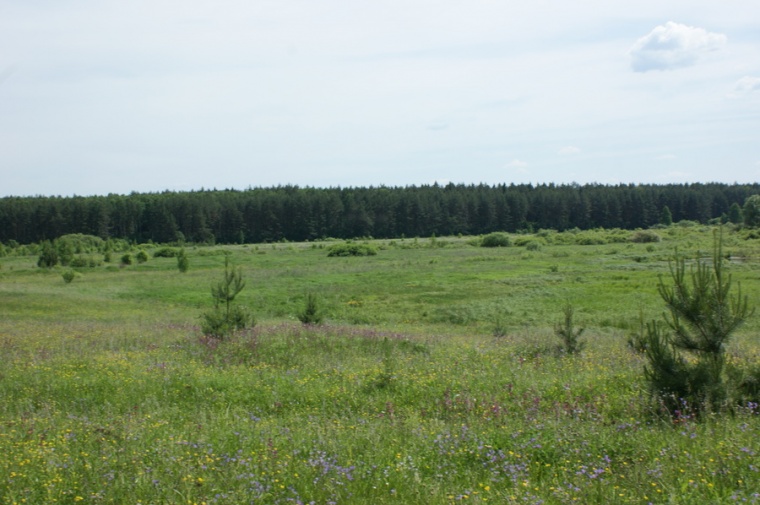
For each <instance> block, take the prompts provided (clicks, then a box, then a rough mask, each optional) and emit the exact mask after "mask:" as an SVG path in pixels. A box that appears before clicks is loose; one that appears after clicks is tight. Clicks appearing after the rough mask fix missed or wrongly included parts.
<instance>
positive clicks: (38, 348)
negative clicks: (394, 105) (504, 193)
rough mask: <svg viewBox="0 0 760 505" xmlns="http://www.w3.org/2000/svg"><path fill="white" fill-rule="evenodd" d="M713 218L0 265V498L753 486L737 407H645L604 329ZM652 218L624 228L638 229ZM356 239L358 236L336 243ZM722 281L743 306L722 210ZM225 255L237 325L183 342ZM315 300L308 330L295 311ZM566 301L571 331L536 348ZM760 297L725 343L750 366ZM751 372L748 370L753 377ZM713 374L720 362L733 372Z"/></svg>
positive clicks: (731, 499)
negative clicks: (358, 252)
mask: <svg viewBox="0 0 760 505" xmlns="http://www.w3.org/2000/svg"><path fill="white" fill-rule="evenodd" d="M716 230H717V228H715V227H707V226H704V227H703V226H700V225H696V224H694V223H683V224H682V225H680V226H679V225H673V226H670V227H667V228H661V229H657V230H653V233H655V234H656V235H657V237H656V238H658V239H659V241H651V242H646V241H644V242H642V241H641V240H640V239H641V234H639V235H637V232H634V231H625V230H592V231H577V230H576V231H568V232H563V233H558V232H554V231H541V232H538V233H536V234H529V235H528V234H526V235H511V236H510V238H511V241H512V245H511V246H509V247H499V248H485V247H479V238H478V237H438V238H435V237H433V238H416V239H415V238H406V239H396V240H367V241H366V242H367V244H368V245H370V246H373V247H375V248H376V249H377V254H376V255H374V256H365V257H328V250H329V248H330V246H332V245H334V244H336V243H338V242H337V241H324V242H312V243H277V244H250V245H236V246H197V247H196V246H185V252H186V254H187V257H188V259H189V270H188V271H187V272H184V273H181V272H180V271H179V270H178V268H177V260H176V258H164V257H153V253H154V252H155V251H156V250H158V249H159V247H158V246H156V245H152V244H146V245H141V246H133V249H132V251H131V253H132V256H135V253H136V252H137V251H138V250H144V251H145V252H146V253H147V256H148V258H149V259H148V261H146V262H144V263H138V262H136V261H135V262H133V264H131V265H120V264H119V260H118V259H119V257H120V256H121V255H122V252H118V253H114V254H113V261H112V262H109V263H102V262H101V260H102V258H103V254H102V253H97V252H82V253H81V255H82V256H88V257H92V258H95V259H97V262H96V263H97V265H96V266H94V267H82V268H77V269H75V270H76V272H77V273H76V275H75V276H74V279H73V281H71V282H70V283H67V282H64V280H63V274H64V273H65V272H66V271H67V270H68V268H65V267H54V268H50V269H47V268H40V267H38V266H37V259H38V256H39V255H38V254H27V253H28V252H29V251H26V252H27V253H25V252H24V249H19V250H16V251H10V254H8V255H6V256H4V257H1V258H0V454H2V457H0V502H1V503H4V504H17V503H27V504H42V503H65V504H69V503H93V504H98V503H112V504H127V503H128V504H142V505H147V504H175V503H176V504H207V505H208V504H243V503H245V504H248V503H254V504H258V503H266V504H268V503H273V504H275V503H276V504H310V503H313V504H320V505H322V504H386V503H397V504H408V503H424V504H449V503H520V504H523V503H526V504H564V503H583V504H587V503H600V504H616V503H621V504H622V503H631V504H647V503H679V504H680V503H689V504H690V503H693V504H709V503H760V457H759V456H758V454H759V453H760V407H758V405H757V403H756V402H752V401H748V402H743V403H739V404H736V405H730V406H727V408H726V411H725V412H724V413H719V414H710V415H707V416H705V417H704V418H703V419H699V420H697V419H694V418H693V417H691V416H689V415H688V412H689V408H688V406H684V413H683V415H679V416H675V417H674V416H673V415H672V414H673V413H672V412H671V413H666V412H662V410H661V408H660V406H658V404H657V402H656V401H654V400H653V399H652V398H650V396H649V394H648V390H647V384H646V382H645V380H644V374H643V369H644V365H645V359H644V357H643V356H642V355H641V354H639V353H637V352H635V350H633V349H632V348H631V347H630V346H628V345H627V341H628V339H629V338H630V337H631V335H633V334H635V333H636V332H639V331H641V321H642V318H643V319H644V320H646V321H650V320H652V319H658V320H662V316H663V313H664V311H665V310H666V309H665V306H664V304H663V301H662V299H661V297H660V295H659V294H658V290H657V285H658V279H659V278H660V277H662V279H663V280H664V282H665V283H666V284H667V283H668V280H669V261H670V260H671V259H672V258H673V256H674V254H676V251H677V253H678V254H681V255H684V256H685V257H687V258H691V259H695V258H702V259H706V260H709V258H710V255H711V254H712V248H713V237H714V233H715V231H716ZM651 238H652V237H651V236H649V237H647V239H651ZM358 242H360V243H363V241H358ZM723 253H724V261H725V265H726V268H727V271H728V272H729V273H730V274H731V275H732V279H733V285H732V290H733V291H732V292H734V291H735V290H736V289H737V288H738V285H739V284H740V285H741V292H742V294H745V295H747V296H748V298H749V302H750V305H753V306H754V305H758V301H760V243H759V242H758V240H757V239H756V238H754V236H753V235H752V234H751V233H750V231H748V230H740V229H733V228H730V227H725V228H724V230H723ZM226 255H229V258H230V262H231V264H232V265H234V266H236V267H240V268H241V270H242V272H243V277H244V279H245V281H246V287H245V289H244V290H243V291H242V292H241V293H240V294H239V295H238V297H237V298H236V299H235V301H234V303H235V304H237V305H240V306H242V307H245V308H246V309H247V310H249V311H250V312H251V313H252V314H253V315H254V316H255V318H256V324H255V326H253V327H249V328H246V329H243V330H240V331H239V332H237V333H236V334H235V335H233V336H231V337H229V338H226V339H224V340H217V339H212V338H208V337H204V336H203V335H202V334H201V331H200V315H201V314H202V313H203V312H204V311H207V310H209V309H210V308H211V306H212V299H211V295H210V286H211V285H212V284H213V283H214V282H216V281H218V279H219V277H220V275H221V273H222V272H223V269H224V261H225V257H226ZM310 293H313V294H315V295H316V296H317V300H318V304H319V307H320V310H321V311H322V313H323V315H324V323H323V324H321V325H316V326H307V325H303V324H301V323H300V322H299V320H298V318H297V314H298V313H299V312H300V311H302V310H303V308H304V304H305V301H306V299H307V296H308V295H309V294H310ZM567 305H571V306H572V307H573V309H574V324H575V325H576V326H577V328H584V332H583V333H582V335H581V337H580V338H581V340H582V341H583V342H585V348H584V349H583V351H582V352H580V353H578V354H573V355H569V354H567V353H563V352H562V351H561V349H560V348H559V344H560V341H559V339H558V338H557V336H556V335H555V327H556V325H557V324H558V323H560V322H561V321H562V318H563V307H565V306H567ZM759 331H760V313H756V314H755V315H754V316H753V317H750V318H749V320H748V321H747V322H746V324H744V325H743V326H742V327H741V328H740V329H739V330H738V332H737V333H736V335H735V336H734V338H733V340H732V341H731V342H730V345H729V348H728V350H727V352H728V356H729V362H730V364H731V365H732V366H731V370H732V373H734V374H735V375H737V374H741V373H743V372H742V371H752V370H754V371H755V373H756V374H757V372H758V371H760V340H759V339H758V332H759ZM755 377H757V375H755ZM751 378H752V377H750V376H749V375H748V376H747V378H742V377H741V376H738V375H737V376H736V377H735V380H736V381H738V382H740V381H742V380H750V379H751Z"/></svg>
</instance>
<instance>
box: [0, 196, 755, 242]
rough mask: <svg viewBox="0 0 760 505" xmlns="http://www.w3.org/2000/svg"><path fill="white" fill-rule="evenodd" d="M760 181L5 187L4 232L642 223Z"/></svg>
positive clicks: (180, 234)
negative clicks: (46, 190)
mask: <svg viewBox="0 0 760 505" xmlns="http://www.w3.org/2000/svg"><path fill="white" fill-rule="evenodd" d="M757 193H760V184H720V183H708V184H669V185H636V184H627V185H626V184H623V185H615V186H610V185H601V184H586V185H578V184H567V185H555V184H539V185H533V184H520V185H515V184H510V185H506V184H500V185H485V184H480V185H464V184H448V185H438V184H433V185H423V186H406V187H385V186H380V187H366V188H363V187H351V188H340V187H337V188H314V187H298V186H277V187H271V188H249V189H246V190H231V189H228V190H216V189H214V190H199V191H189V192H170V191H166V192H162V193H132V194H129V195H117V194H109V195H107V196H87V197H83V196H73V197H61V196H51V197H46V196H36V197H5V198H1V199H0V242H4V243H6V244H7V243H12V242H16V243H19V244H29V243H36V242H41V241H44V240H53V239H55V238H57V237H60V236H62V235H66V234H72V233H82V234H88V235H95V236H99V237H102V238H104V239H106V238H118V239H124V240H129V241H134V242H138V243H144V242H148V241H153V242H156V243H170V242H182V241H185V242H195V243H260V242H276V241H282V240H288V241H305V240H316V239H321V238H327V237H333V238H355V237H375V238H396V237H402V236H406V237H415V236H420V237H424V236H431V235H434V234H435V235H438V236H446V235H458V234H463V235H479V234H486V233H491V232H494V231H508V232H518V231H533V230H538V229H555V230H559V231H562V230H566V229H572V228H579V229H592V228H600V227H601V228H623V229H636V228H647V227H650V226H652V225H655V224H658V223H661V222H663V221H670V220H672V221H681V220H690V221H696V222H700V223H707V222H708V221H710V220H713V219H723V220H729V219H732V220H733V219H734V216H735V213H736V210H737V209H740V208H741V206H742V205H743V204H744V202H745V201H746V199H747V198H748V197H750V196H751V195H753V194H757Z"/></svg>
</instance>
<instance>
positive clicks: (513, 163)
mask: <svg viewBox="0 0 760 505" xmlns="http://www.w3.org/2000/svg"><path fill="white" fill-rule="evenodd" d="M506 166H507V167H508V168H525V167H527V166H528V163H527V162H526V161H522V160H518V159H514V160H512V161H510V162H509V163H507V165H506Z"/></svg>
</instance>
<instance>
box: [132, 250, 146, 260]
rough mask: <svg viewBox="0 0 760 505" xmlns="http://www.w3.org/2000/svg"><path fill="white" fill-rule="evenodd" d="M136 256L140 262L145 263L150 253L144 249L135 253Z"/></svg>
mask: <svg viewBox="0 0 760 505" xmlns="http://www.w3.org/2000/svg"><path fill="white" fill-rule="evenodd" d="M135 258H136V259H137V262H138V263H145V262H146V261H148V253H146V252H145V251H143V250H142V249H141V250H140V251H139V252H138V253H137V254H136V255H135Z"/></svg>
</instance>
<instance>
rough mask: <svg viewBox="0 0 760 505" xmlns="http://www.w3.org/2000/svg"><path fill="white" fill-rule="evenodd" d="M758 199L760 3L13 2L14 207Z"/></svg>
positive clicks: (8, 70)
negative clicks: (320, 194)
mask: <svg viewBox="0 0 760 505" xmlns="http://www.w3.org/2000/svg"><path fill="white" fill-rule="evenodd" d="M758 181H760V2H758V1H757V0H723V1H720V2H719V1H716V0H709V1H708V0H688V1H685V0H684V1H682V0H672V1H671V0H639V1H637V2H630V1H628V0H625V1H621V0H577V1H574V2H568V1H567V0H561V1H560V0H556V1H555V0H532V1H530V2H508V1H504V0H435V1H433V0H403V1H402V0H383V1H373V2H370V1H366V0H353V1H350V2H349V1H346V0H343V1H337V0H213V1H212V0H207V1H200V0H182V1H179V0H130V1H124V0H120V1H115V0H0V197H3V196H31V195H62V196H70V195H82V196H87V195H105V194H110V193H116V194H129V193H131V192H133V191H136V192H159V191H164V190H171V191H189V190H199V189H213V188H216V189H227V188H234V189H246V188H249V187H271V186H277V185H286V184H293V185H298V186H302V187H303V186H312V187H337V186H340V187H350V186H363V187H366V186H380V185H386V186H408V185H423V184H433V183H436V182H437V183H439V184H447V183H449V182H452V183H456V184H459V183H463V184H479V183H485V184H501V183H505V184H511V183H515V184H521V183H533V184H541V183H556V184H569V183H579V184H587V183H598V184H620V183H623V184H628V183H644V184H667V183H693V182H724V183H734V182H738V183H751V182H758Z"/></svg>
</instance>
